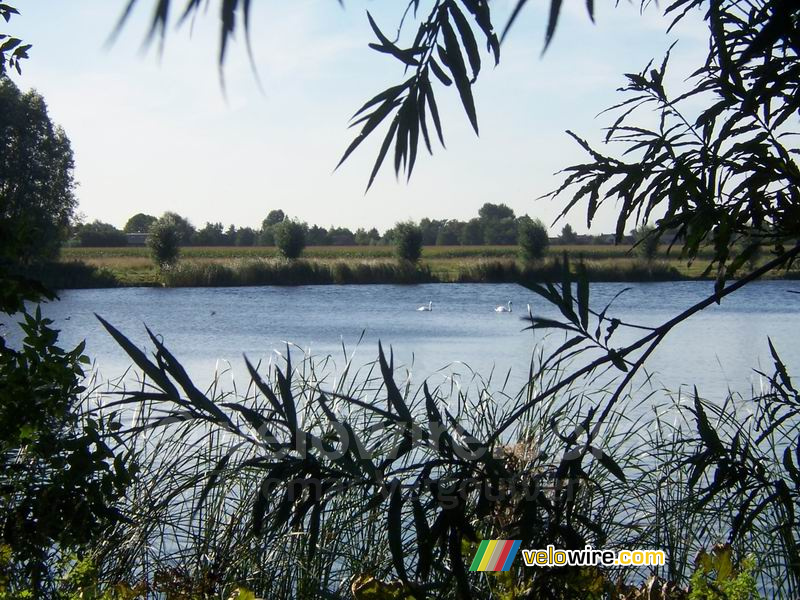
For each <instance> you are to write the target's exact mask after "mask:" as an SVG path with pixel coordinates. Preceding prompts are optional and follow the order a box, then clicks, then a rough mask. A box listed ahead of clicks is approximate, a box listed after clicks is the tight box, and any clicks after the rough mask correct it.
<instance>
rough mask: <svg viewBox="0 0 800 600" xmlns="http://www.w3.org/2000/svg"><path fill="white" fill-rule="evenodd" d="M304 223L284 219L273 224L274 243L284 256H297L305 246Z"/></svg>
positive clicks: (292, 257)
mask: <svg viewBox="0 0 800 600" xmlns="http://www.w3.org/2000/svg"><path fill="white" fill-rule="evenodd" d="M306 229H307V227H306V225H305V224H304V223H300V222H299V221H292V220H290V219H285V220H284V221H281V222H280V223H278V224H277V225H275V245H276V246H277V247H278V250H279V251H280V253H281V254H282V255H283V256H285V257H286V258H291V259H294V258H298V257H299V256H300V255H301V254H302V253H303V248H305V247H306Z"/></svg>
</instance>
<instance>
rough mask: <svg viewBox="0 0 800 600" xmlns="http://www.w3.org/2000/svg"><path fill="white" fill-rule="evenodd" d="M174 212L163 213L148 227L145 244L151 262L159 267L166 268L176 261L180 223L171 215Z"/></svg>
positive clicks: (179, 238)
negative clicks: (148, 232) (151, 259)
mask: <svg viewBox="0 0 800 600" xmlns="http://www.w3.org/2000/svg"><path fill="white" fill-rule="evenodd" d="M173 214H174V213H164V216H163V217H161V218H160V219H159V220H158V221H156V222H155V223H153V226H152V227H151V228H150V235H149V236H148V237H147V245H148V246H149V247H150V255H151V257H152V258H153V262H155V263H156V265H158V267H159V268H160V269H168V268H170V267H172V266H174V265H175V263H176V262H178V256H179V255H180V245H181V241H182V240H181V225H180V224H179V223H177V222H176V221H175V219H174V217H173V216H172V215H173Z"/></svg>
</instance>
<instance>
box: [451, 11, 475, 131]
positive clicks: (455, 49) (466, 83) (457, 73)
mask: <svg viewBox="0 0 800 600" xmlns="http://www.w3.org/2000/svg"><path fill="white" fill-rule="evenodd" d="M442 33H443V35H444V47H445V50H447V59H448V65H449V67H450V72H451V73H452V74H453V80H454V81H455V84H456V88H457V89H458V94H459V96H461V103H462V104H463V105H464V111H465V112H466V113H467V117H469V122H470V123H471V124H472V129H474V130H475V133H476V134H478V133H479V132H478V115H477V113H476V112H475V100H474V99H473V97H472V84H471V83H470V80H469V78H468V77H467V67H466V65H465V64H464V57H463V56H461V48H460V46H459V45H458V39H457V38H456V33H455V31H454V30H453V27H452V26H451V25H450V23H449V22H448V21H447V20H446V19H445V20H443V21H442Z"/></svg>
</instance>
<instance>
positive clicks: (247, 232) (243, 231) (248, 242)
mask: <svg viewBox="0 0 800 600" xmlns="http://www.w3.org/2000/svg"><path fill="white" fill-rule="evenodd" d="M255 243H256V232H255V231H254V230H253V228H252V227H240V228H239V229H237V230H236V245H237V246H254V245H255Z"/></svg>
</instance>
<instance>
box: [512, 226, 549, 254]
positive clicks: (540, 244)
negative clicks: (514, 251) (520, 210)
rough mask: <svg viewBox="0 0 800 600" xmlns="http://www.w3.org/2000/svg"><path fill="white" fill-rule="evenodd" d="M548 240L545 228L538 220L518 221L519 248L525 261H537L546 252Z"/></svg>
mask: <svg viewBox="0 0 800 600" xmlns="http://www.w3.org/2000/svg"><path fill="white" fill-rule="evenodd" d="M549 244H550V240H549V238H548V236H547V227H546V226H545V224H544V223H542V221H541V220H540V219H531V218H524V219H520V220H519V247H520V250H521V251H522V255H523V257H524V258H525V259H527V260H539V259H540V258H543V257H544V255H545V252H547V246H548V245H549Z"/></svg>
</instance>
